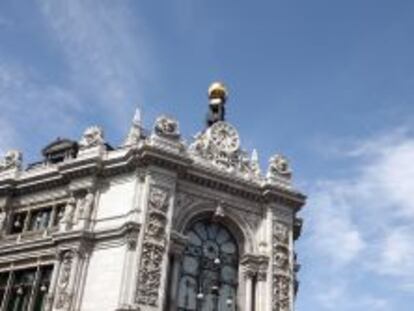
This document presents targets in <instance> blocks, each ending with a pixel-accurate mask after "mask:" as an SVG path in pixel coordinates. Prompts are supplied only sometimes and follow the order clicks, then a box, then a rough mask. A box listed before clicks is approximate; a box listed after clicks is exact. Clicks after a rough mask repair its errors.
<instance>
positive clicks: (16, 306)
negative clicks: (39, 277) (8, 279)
mask: <svg viewBox="0 0 414 311" xmlns="http://www.w3.org/2000/svg"><path fill="white" fill-rule="evenodd" d="M35 276H36V269H30V270H21V271H16V272H15V279H14V282H13V284H12V286H11V292H10V300H9V303H8V307H7V310H8V311H27V310H28V308H29V302H30V296H31V295H32V290H33V286H34V281H35Z"/></svg>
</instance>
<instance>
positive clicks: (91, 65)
mask: <svg viewBox="0 0 414 311" xmlns="http://www.w3.org/2000/svg"><path fill="white" fill-rule="evenodd" d="M39 4H40V6H41V10H42V12H43V16H44V18H45V22H46V25H47V26H48V28H49V30H50V35H51V39H53V40H55V42H57V43H58V45H59V47H60V50H61V52H62V54H63V55H64V57H65V59H66V62H67V66H68V68H69V72H68V74H69V75H68V78H69V81H70V84H71V85H72V86H73V88H74V89H75V91H76V92H77V94H78V95H79V96H80V97H81V98H83V99H84V101H89V102H92V103H93V106H95V108H98V109H103V110H104V111H103V112H104V113H107V114H109V113H110V114H111V117H112V118H114V120H113V121H115V122H113V123H114V124H119V123H121V124H122V122H119V121H125V120H126V119H125V118H126V117H128V120H129V118H130V115H128V116H127V115H126V114H127V113H130V112H131V111H132V109H130V108H131V107H132V106H134V105H136V104H137V103H139V102H143V97H144V96H143V93H144V91H143V90H144V89H145V87H146V85H147V83H149V82H150V81H152V79H153V73H154V67H155V65H154V62H153V61H152V56H151V55H152V53H151V52H150V51H151V48H150V39H149V36H148V35H147V30H146V28H145V24H144V23H143V22H142V20H140V19H139V17H138V16H136V15H134V16H132V15H131V13H130V8H129V7H127V6H126V5H125V3H124V2H120V1H105V2H99V3H97V2H94V1H80V0H70V1H39ZM98 4H99V5H98ZM97 112H98V111H95V113H97Z"/></svg>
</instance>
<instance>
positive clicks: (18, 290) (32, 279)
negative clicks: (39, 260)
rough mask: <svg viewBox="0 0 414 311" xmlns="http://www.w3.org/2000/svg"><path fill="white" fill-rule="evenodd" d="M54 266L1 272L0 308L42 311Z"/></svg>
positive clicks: (13, 310)
mask: <svg viewBox="0 0 414 311" xmlns="http://www.w3.org/2000/svg"><path fill="white" fill-rule="evenodd" d="M52 271H53V266H52V265H47V266H40V267H37V268H36V267H33V268H29V269H22V270H15V271H10V272H3V273H0V308H1V310H6V311H42V310H43V309H44V305H45V300H46V295H47V292H48V290H49V286H50V279H51V276H52Z"/></svg>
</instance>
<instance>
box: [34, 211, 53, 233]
mask: <svg viewBox="0 0 414 311" xmlns="http://www.w3.org/2000/svg"><path fill="white" fill-rule="evenodd" d="M51 213H52V209H51V208H47V209H41V210H37V211H33V212H32V215H31V218H30V224H29V230H41V229H46V228H47V227H48V225H49V220H50V214H51Z"/></svg>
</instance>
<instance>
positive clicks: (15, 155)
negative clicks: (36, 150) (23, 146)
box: [0, 150, 23, 172]
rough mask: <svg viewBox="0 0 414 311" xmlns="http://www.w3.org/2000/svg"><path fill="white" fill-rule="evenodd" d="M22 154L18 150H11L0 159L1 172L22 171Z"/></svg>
mask: <svg viewBox="0 0 414 311" xmlns="http://www.w3.org/2000/svg"><path fill="white" fill-rule="evenodd" d="M22 158H23V157H22V153H21V152H20V151H18V150H9V151H7V152H6V154H5V155H4V157H3V158H2V159H0V172H2V171H6V170H10V169H20V168H21V165H22Z"/></svg>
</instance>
